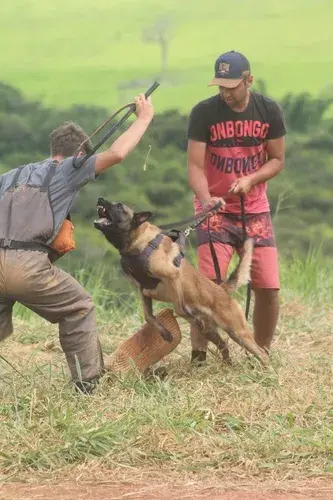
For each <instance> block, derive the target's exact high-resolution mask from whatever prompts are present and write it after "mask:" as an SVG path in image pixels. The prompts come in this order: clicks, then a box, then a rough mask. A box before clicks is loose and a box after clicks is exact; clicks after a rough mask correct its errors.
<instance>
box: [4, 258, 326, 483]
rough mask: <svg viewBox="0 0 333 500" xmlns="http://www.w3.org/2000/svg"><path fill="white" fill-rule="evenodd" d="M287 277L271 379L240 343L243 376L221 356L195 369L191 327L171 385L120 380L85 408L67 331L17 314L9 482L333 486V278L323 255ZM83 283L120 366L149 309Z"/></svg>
mask: <svg viewBox="0 0 333 500" xmlns="http://www.w3.org/2000/svg"><path fill="white" fill-rule="evenodd" d="M281 267H282V269H281V277H282V290H283V293H282V299H281V320H280V323H279V328H278V332H277V336H276V341H275V344H274V350H273V355H272V363H271V366H270V368H269V369H267V370H263V369H262V368H261V367H260V366H259V365H258V364H257V363H255V362H254V361H253V360H250V359H248V358H246V356H245V354H244V352H242V351H241V350H240V349H239V348H238V347H237V346H236V345H234V344H233V343H231V345H230V348H231V352H232V357H233V360H234V366H233V367H231V368H230V367H226V366H223V364H222V363H221V360H220V359H219V357H218V355H217V354H216V353H215V352H214V351H212V352H211V353H210V355H209V362H208V364H207V366H206V367H205V368H200V369H194V368H192V367H191V366H190V364H189V352H190V346H189V337H188V326H187V325H186V324H185V323H184V322H182V321H181V326H182V332H183V340H182V342H181V344H180V346H179V347H178V348H177V349H176V350H175V351H174V352H173V353H172V354H171V355H170V356H169V357H168V358H167V359H166V360H165V364H166V366H167V369H168V376H167V377H166V379H164V380H160V379H158V378H157V377H152V378H150V379H143V378H140V377H137V376H135V374H129V375H127V376H124V377H117V376H115V375H113V374H109V376H108V377H106V378H105V379H104V380H103V381H102V383H101V386H100V387H99V388H98V390H97V392H96V394H95V395H94V396H93V397H84V396H78V395H75V394H74V392H73V390H72V387H71V385H70V384H69V382H68V373H67V367H66V365H65V362H64V356H63V354H62V352H61V350H60V348H59V344H58V339H57V331H56V328H55V327H54V326H50V325H49V324H48V323H46V322H44V321H43V320H40V319H39V318H37V317H36V316H35V315H33V314H30V316H27V315H23V314H22V313H23V309H21V308H20V307H19V308H17V309H16V316H15V327H16V330H15V333H14V334H13V335H12V337H11V338H10V339H8V340H7V341H5V342H4V343H3V344H2V346H1V347H2V350H1V356H2V357H1V358H0V390H1V395H2V398H1V403H0V426H1V434H0V470H1V471H2V472H1V474H2V480H4V481H10V480H14V479H15V480H20V479H25V478H27V477H29V480H31V477H32V476H33V477H34V479H35V480H38V479H41V478H44V479H45V478H50V477H53V478H54V477H58V478H61V479H63V478H64V477H66V476H68V475H70V474H79V475H80V477H87V478H88V477H89V478H91V477H92V475H93V474H94V473H96V474H99V477H100V478H101V477H102V475H103V474H104V475H105V477H109V474H110V471H111V470H114V469H120V470H124V471H125V472H126V471H128V473H130V474H131V475H132V474H134V473H135V471H140V473H142V474H144V473H145V471H149V470H154V471H155V473H156V474H157V473H163V474H165V475H169V476H170V477H176V476H177V477H179V476H184V477H185V476H186V477H191V478H192V479H193V478H194V477H197V478H202V479H205V478H206V479H207V478H209V480H210V482H212V481H214V480H215V479H216V480H218V479H219V478H220V479H222V478H225V477H228V480H231V479H233V480H234V481H236V482H237V481H240V480H241V479H244V478H250V477H255V478H257V479H259V480H265V481H266V480H269V479H275V480H279V481H292V480H297V479H304V478H307V477H312V478H315V477H322V476H325V475H326V476H330V475H331V473H332V472H333V433H332V427H333V410H332V408H333V388H332V372H333V356H332V354H333V347H332V341H331V338H332V333H333V332H332V329H333V328H332V318H333V315H332V309H331V307H330V303H331V300H332V294H333V292H332V290H333V287H332V284H333V283H332V279H333V278H332V277H331V274H330V272H329V271H330V266H329V264H327V265H326V264H325V263H324V262H323V261H322V260H321V258H320V255H319V254H315V253H312V255H309V258H308V259H307V260H306V261H304V262H303V261H300V260H297V259H295V260H294V261H293V262H291V263H286V262H282V266H281ZM80 279H81V280H82V281H83V282H85V283H86V286H87V288H88V289H89V290H90V292H91V293H92V294H93V295H94V298H95V302H96V303H97V312H98V318H99V328H100V337H101V341H102V346H103V351H104V352H105V353H106V354H110V353H111V352H112V351H113V350H114V349H115V348H116V346H117V345H118V344H119V343H120V342H121V341H123V340H124V339H126V338H128V336H129V335H130V334H131V333H132V332H135V331H136V329H137V328H138V327H139V325H140V324H141V323H142V313H141V306H140V304H139V303H138V301H137V299H136V298H135V295H133V296H130V297H127V298H126V297H125V296H124V297H123V298H122V300H121V301H120V302H119V300H118V302H115V297H114V296H113V295H112V292H110V291H108V290H105V289H104V288H103V285H102V276H101V274H98V273H96V275H95V276H94V277H92V276H88V275H86V274H84V273H83V274H82V275H81V276H80ZM118 299H119V298H118ZM239 299H240V300H241V301H243V299H244V293H242V294H240V295H239ZM103 301H104V307H102V304H103ZM8 363H10V364H11V366H10V365H9V364H8ZM75 471H76V472H75ZM94 471H95V472H94Z"/></svg>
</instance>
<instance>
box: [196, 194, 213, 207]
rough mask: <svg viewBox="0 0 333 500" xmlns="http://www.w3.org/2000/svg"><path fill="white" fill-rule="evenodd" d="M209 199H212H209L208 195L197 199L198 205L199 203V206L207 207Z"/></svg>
mask: <svg viewBox="0 0 333 500" xmlns="http://www.w3.org/2000/svg"><path fill="white" fill-rule="evenodd" d="M211 199H212V198H211V196H210V195H208V196H205V197H203V198H200V199H199V201H200V203H201V205H202V206H203V207H206V206H207V205H209V204H210V202H211Z"/></svg>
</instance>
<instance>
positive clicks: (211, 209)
mask: <svg viewBox="0 0 333 500" xmlns="http://www.w3.org/2000/svg"><path fill="white" fill-rule="evenodd" d="M221 205H222V203H221V202H220V201H218V202H217V203H215V205H213V206H212V207H207V208H205V209H204V210H203V211H202V212H200V213H199V214H197V215H193V216H192V217H188V218H187V219H182V220H179V221H177V222H172V223H171V224H164V225H163V226H160V225H159V226H158V227H159V228H160V229H163V230H165V229H174V228H176V227H180V226H184V225H185V224H188V223H189V222H194V224H192V225H191V226H190V228H192V229H194V228H195V227H197V226H199V225H200V224H201V223H202V222H203V221H204V220H205V219H207V217H208V214H209V213H210V212H214V211H215V210H218V209H219V208H220V207H221Z"/></svg>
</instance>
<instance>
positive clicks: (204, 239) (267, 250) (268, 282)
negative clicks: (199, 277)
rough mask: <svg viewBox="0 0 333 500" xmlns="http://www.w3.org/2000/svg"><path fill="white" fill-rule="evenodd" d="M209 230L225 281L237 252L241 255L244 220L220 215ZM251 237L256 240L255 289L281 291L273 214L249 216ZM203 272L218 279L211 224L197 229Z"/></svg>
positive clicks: (253, 263) (247, 223)
mask: <svg viewBox="0 0 333 500" xmlns="http://www.w3.org/2000/svg"><path fill="white" fill-rule="evenodd" d="M209 230H210V232H211V235H212V241H213V242H214V248H215V251H216V255H217V258H218V261H219V266H220V270H221V275H222V278H223V279H225V277H226V276H227V272H228V267H229V263H230V260H231V258H232V255H233V253H234V251H236V252H237V253H239V252H240V251H241V248H242V245H243V230H242V223H241V218H240V217H239V216H237V215H231V214H216V215H214V216H213V217H211V218H210V220H209ZM246 232H247V236H248V237H250V238H253V240H254V251H253V260H252V268H251V284H252V288H273V289H279V288H280V282H279V265H278V254H277V249H276V244H275V236H274V231H273V226H272V221H271V217H270V214H269V213H263V214H249V215H247V216H246ZM197 237H198V244H199V248H198V265H199V271H200V272H201V273H202V274H203V275H204V276H206V277H207V278H209V279H216V274H215V270H214V264H213V260H212V256H211V252H210V248H209V243H208V241H209V232H208V222H207V221H205V222H203V223H202V224H201V226H200V227H199V228H198V229H197Z"/></svg>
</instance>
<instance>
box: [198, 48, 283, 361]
mask: <svg viewBox="0 0 333 500" xmlns="http://www.w3.org/2000/svg"><path fill="white" fill-rule="evenodd" d="M252 82H253V76H252V75H251V69H250V63H249V61H248V60H247V59H246V57H245V56H244V55H242V54H240V53H239V52H235V51H231V52H227V53H225V54H222V55H221V56H220V57H219V58H218V59H217V60H216V62H215V77H214V79H213V80H212V82H211V84H210V85H217V86H218V87H219V93H218V94H217V95H215V96H213V97H210V98H208V99H206V100H204V101H202V102H199V103H198V104H197V105H196V106H194V108H193V109H192V111H191V115H190V119H189V126H188V179H189V185H190V187H191V189H192V190H193V192H194V195H195V196H194V206H195V211H196V212H200V211H201V210H202V209H203V208H205V207H207V206H209V205H211V204H214V203H216V201H217V200H219V199H222V200H223V202H224V209H223V213H220V214H216V215H215V216H214V217H212V218H210V221H209V228H210V231H211V233H212V235H213V240H214V242H215V243H214V248H215V250H216V253H217V256H218V260H219V265H220V268H221V273H222V276H225V275H226V273H227V269H228V265H229V262H230V260H231V257H232V254H233V252H234V250H236V251H237V252H239V251H240V250H241V247H242V244H243V232H242V224H241V207H240V196H241V195H243V196H244V200H245V213H246V228H247V236H249V237H251V238H253V239H254V242H255V248H254V253H253V261H252V270H251V283H252V288H253V290H254V294H255V304H254V312H253V325H254V334H255V340H256V342H257V343H258V344H259V345H260V346H261V347H265V348H267V349H269V348H270V345H271V342H272V338H273V335H274V331H275V327H276V323H277V319H278V310H279V301H278V291H279V286H280V285H279V271H278V256H277V249H276V245H275V237H274V231H273V227H272V222H271V216H270V207H269V203H268V199H267V195H266V189H267V184H266V182H267V181H268V180H269V179H271V178H272V177H274V176H276V175H277V174H278V173H279V172H280V171H281V170H282V169H283V166H284V149H285V148H284V136H285V134H286V129H285V125H284V119H283V113H282V110H281V108H280V106H279V105H278V104H277V103H275V102H274V101H273V100H271V99H269V98H267V97H265V96H263V95H261V94H258V93H254V92H251V91H250V87H251V85H252ZM197 237H198V245H199V247H198V263H199V270H200V271H201V273H202V274H204V275H205V276H206V277H208V278H211V279H216V275H215V271H214V265H213V262H212V257H211V253H210V250H209V244H208V240H209V237H208V223H207V222H205V223H203V224H202V225H201V226H200V228H198V230H197ZM191 340H192V359H193V360H195V359H197V360H204V359H205V357H206V354H205V353H206V348H207V342H206V341H205V339H203V338H202V336H201V335H200V332H199V331H198V330H197V328H194V327H193V328H192V331H191Z"/></svg>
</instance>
